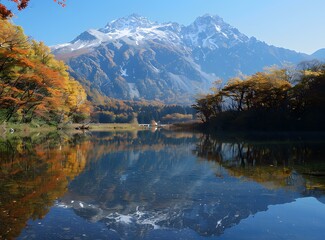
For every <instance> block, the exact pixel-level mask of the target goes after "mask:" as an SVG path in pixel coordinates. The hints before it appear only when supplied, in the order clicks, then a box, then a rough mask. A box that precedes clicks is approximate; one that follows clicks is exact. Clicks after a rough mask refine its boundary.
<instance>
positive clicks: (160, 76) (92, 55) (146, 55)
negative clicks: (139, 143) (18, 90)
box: [52, 14, 308, 104]
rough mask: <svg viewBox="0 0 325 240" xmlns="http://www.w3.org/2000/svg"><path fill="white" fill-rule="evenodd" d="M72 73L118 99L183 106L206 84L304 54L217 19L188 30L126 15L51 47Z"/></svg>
mask: <svg viewBox="0 0 325 240" xmlns="http://www.w3.org/2000/svg"><path fill="white" fill-rule="evenodd" d="M52 51H53V52H54V54H56V55H57V57H59V58H61V59H63V60H65V61H66V62H67V63H68V64H69V66H70V67H71V71H72V72H73V74H74V75H75V76H76V77H77V78H79V79H87V80H89V81H90V82H91V83H92V87H93V88H94V89H96V90H97V91H98V92H100V93H102V94H104V95H107V96H110V97H115V98H119V99H134V100H142V99H143V100H158V101H163V102H165V103H180V104H189V103H191V102H192V101H193V99H194V97H195V95H197V94H199V93H202V92H206V91H207V90H208V89H209V87H210V86H211V83H212V82H213V81H214V80H216V79H218V78H222V79H223V80H224V82H225V80H227V79H228V78H229V77H232V76H236V75H237V74H239V73H244V74H252V73H254V72H256V71H260V70H262V69H263V68H264V67H265V66H270V65H275V64H276V65H280V66H281V65H282V64H284V63H286V62H292V63H297V62H299V61H302V60H306V59H308V55H306V54H301V53H297V52H294V51H291V50H287V49H283V48H277V47H274V46H269V45H267V44H266V43H264V42H261V41H258V40H257V39H255V38H249V37H247V36H246V35H244V34H242V33H240V32H239V30H238V29H236V28H234V27H232V26H230V25H229V24H227V23H225V22H224V21H223V19H222V18H220V17H218V16H210V15H204V16H202V17H199V18H197V19H196V20H195V21H194V22H193V23H192V24H191V25H189V26H182V25H179V24H177V23H163V24H160V23H157V22H151V21H150V20H148V19H146V18H144V17H141V16H138V15H135V14H133V15H130V16H128V17H124V18H120V19H117V20H115V21H112V22H110V23H108V24H107V25H106V26H105V27H104V28H101V29H90V30H88V31H85V32H83V33H82V34H80V35H79V36H77V37H76V38H75V39H74V40H73V41H71V42H70V43H65V44H60V45H56V46H53V47H52Z"/></svg>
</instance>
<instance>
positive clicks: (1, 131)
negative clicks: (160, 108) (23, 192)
mask: <svg viewBox="0 0 325 240" xmlns="http://www.w3.org/2000/svg"><path fill="white" fill-rule="evenodd" d="M82 126H83V124H81V123H72V124H64V125H58V126H51V125H38V124H27V123H22V124H16V123H5V124H1V125H0V135H3V136H4V135H20V136H21V135H29V134H33V133H47V132H59V131H63V132H65V131H67V132H71V131H78V132H80V131H83V129H81V127H82ZM86 126H87V129H85V130H87V131H94V132H96V131H97V132H100V131H138V130H145V129H150V128H148V127H145V126H140V125H139V124H135V123H90V124H87V125H86ZM165 127H166V126H165Z"/></svg>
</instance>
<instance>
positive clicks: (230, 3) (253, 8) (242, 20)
mask: <svg viewBox="0 0 325 240" xmlns="http://www.w3.org/2000/svg"><path fill="white" fill-rule="evenodd" d="M5 1H6V0H3V2H5ZM14 13H16V17H14V19H13V21H14V23H16V24H18V25H21V26H22V27H23V28H24V29H25V33H26V34H27V35H29V36H31V37H33V38H35V39H36V40H38V41H44V42H45V43H46V44H48V45H55V44H59V43H64V42H69V41H71V40H72V39H73V38H75V37H76V36H77V35H79V34H80V33H81V32H83V31H85V30H87V29H89V28H100V27H104V26H105V25H106V23H107V22H110V21H112V20H114V19H116V18H119V17H124V16H128V15H130V14H132V13H137V14H140V15H142V16H144V17H147V18H149V19H150V20H153V21H158V22H168V21H174V22H178V23H181V24H184V25H188V24H190V23H191V22H193V21H194V20H195V18H196V17H198V16H201V15H204V14H206V13H209V14H212V15H219V16H220V17H222V18H223V19H224V20H225V21H226V22H227V23H229V24H230V25H232V26H234V27H236V28H238V29H239V31H241V32H242V33H244V34H246V35H247V36H249V37H250V36H254V37H256V38H257V39H259V40H262V41H265V42H266V43H268V44H271V45H275V46H279V47H285V48H289V49H292V50H296V51H298V52H304V53H313V52H314V51H316V50H318V49H320V48H325V0H159V1H158V0H67V6H66V7H65V8H61V7H60V6H58V5H57V4H55V3H54V2H53V0H31V2H30V6H29V8H28V9H26V10H24V11H22V12H18V11H14Z"/></svg>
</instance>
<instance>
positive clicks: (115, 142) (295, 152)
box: [0, 130, 325, 240]
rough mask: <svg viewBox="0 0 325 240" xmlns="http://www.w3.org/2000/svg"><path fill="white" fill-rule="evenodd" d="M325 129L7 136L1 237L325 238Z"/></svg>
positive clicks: (1, 168)
mask: <svg viewBox="0 0 325 240" xmlns="http://www.w3.org/2000/svg"><path fill="white" fill-rule="evenodd" d="M324 146H325V145H324V138H323V137H317V138H314V137H310V136H298V135H296V136H293V137H288V136H281V137H280V138H277V137H274V136H272V137H269V136H267V135H259V136H258V137H252V138H250V137H238V136H231V137H229V136H228V137H227V136H226V137H225V136H211V135H205V134H200V133H182V132H169V131H163V130H162V131H139V132H94V133H90V132H88V133H81V132H80V133H78V134H65V133H61V134H55V133H54V134H48V135H38V134H34V135H32V136H28V137H20V138H19V137H15V136H12V137H9V138H6V139H1V138H0V156H1V161H0V194H1V196H0V239H13V238H17V239H75V240H77V239H295V240H297V239H319V240H320V239H324V236H325V148H324Z"/></svg>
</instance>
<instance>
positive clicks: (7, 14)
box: [0, 0, 66, 19]
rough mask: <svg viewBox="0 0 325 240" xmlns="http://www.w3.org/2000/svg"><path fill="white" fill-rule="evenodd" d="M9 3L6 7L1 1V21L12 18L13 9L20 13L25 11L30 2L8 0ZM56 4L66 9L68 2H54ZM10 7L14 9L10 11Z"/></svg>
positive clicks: (26, 0) (55, 0)
mask: <svg viewBox="0 0 325 240" xmlns="http://www.w3.org/2000/svg"><path fill="white" fill-rule="evenodd" d="M7 2H9V3H7V4H6V5H7V6H6V5H5V4H2V3H1V1H0V18H1V19H8V18H11V17H12V16H13V12H12V11H13V9H17V10H19V11H21V10H23V9H25V8H26V7H27V6H28V4H29V2H30V0H7ZM54 2H56V3H58V4H59V5H61V6H62V7H65V6H66V4H65V2H66V0H61V1H58V0H54ZM8 5H13V9H9V8H8Z"/></svg>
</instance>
